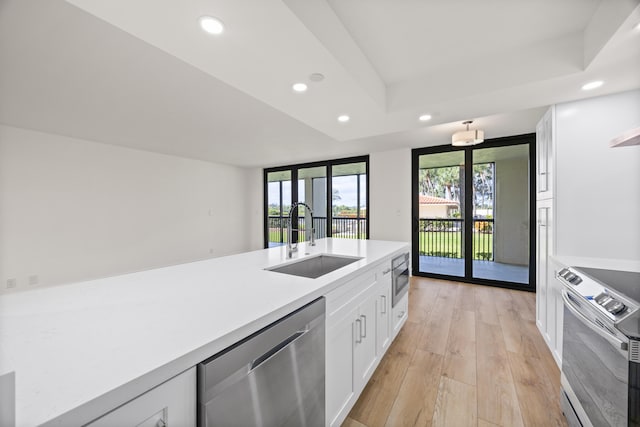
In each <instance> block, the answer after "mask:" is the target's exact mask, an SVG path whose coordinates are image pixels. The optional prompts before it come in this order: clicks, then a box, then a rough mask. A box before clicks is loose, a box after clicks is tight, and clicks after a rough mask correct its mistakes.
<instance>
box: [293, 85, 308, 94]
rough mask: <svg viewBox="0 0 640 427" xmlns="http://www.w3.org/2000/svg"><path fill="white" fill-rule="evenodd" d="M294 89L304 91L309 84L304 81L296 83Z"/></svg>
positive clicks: (299, 91)
mask: <svg viewBox="0 0 640 427" xmlns="http://www.w3.org/2000/svg"><path fill="white" fill-rule="evenodd" d="M293 91H294V92H298V93H302V92H306V91H307V85H306V84H304V83H296V84H294V85H293Z"/></svg>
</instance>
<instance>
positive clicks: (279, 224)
mask: <svg viewBox="0 0 640 427" xmlns="http://www.w3.org/2000/svg"><path fill="white" fill-rule="evenodd" d="M288 222H289V217H287V216H269V217H268V224H269V242H270V243H286V241H287V223H288ZM305 222H306V221H305V217H303V216H300V217H298V226H297V227H296V228H298V230H299V232H298V241H300V242H304V241H305V239H306V238H307V232H306V226H305ZM313 226H314V228H315V230H316V239H321V238H323V237H327V217H322V216H320V217H313ZM366 232H367V219H366V218H341V217H334V218H333V219H332V220H331V235H332V237H337V238H343V239H365V238H366V237H367V236H366Z"/></svg>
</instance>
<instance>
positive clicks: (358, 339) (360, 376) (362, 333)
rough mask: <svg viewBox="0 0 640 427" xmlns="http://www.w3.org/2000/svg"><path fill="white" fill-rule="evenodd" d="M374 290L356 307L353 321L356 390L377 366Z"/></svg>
mask: <svg viewBox="0 0 640 427" xmlns="http://www.w3.org/2000/svg"><path fill="white" fill-rule="evenodd" d="M377 299H378V293H377V292H375V290H374V291H373V292H371V293H369V295H368V296H367V297H366V298H365V300H364V301H363V302H362V303H361V304H360V306H359V307H358V317H357V318H356V319H355V321H354V323H353V327H354V331H353V335H354V338H355V339H354V340H353V342H354V349H353V376H354V378H355V388H356V391H358V390H362V389H363V388H364V386H365V385H366V384H367V381H369V378H371V375H372V374H373V371H374V370H375V368H376V366H377V363H376V362H377V361H378V358H377V357H378V354H377V352H376V335H377V333H376V311H377V310H376V308H377V305H376V301H377Z"/></svg>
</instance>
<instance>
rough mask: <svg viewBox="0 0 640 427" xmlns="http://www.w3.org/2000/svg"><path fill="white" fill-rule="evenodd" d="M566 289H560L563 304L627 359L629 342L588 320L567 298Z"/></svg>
mask: <svg viewBox="0 0 640 427" xmlns="http://www.w3.org/2000/svg"><path fill="white" fill-rule="evenodd" d="M567 294H568V291H567V290H565V289H563V290H562V299H563V301H564V306H565V307H567V308H568V309H569V311H571V313H573V314H574V315H575V316H576V317H577V318H578V320H580V321H581V322H582V323H583V324H584V325H585V326H586V327H588V328H589V329H591V330H592V331H593V332H595V333H596V334H598V335H600V337H602V338H604V339H605V340H607V341H608V342H609V344H611V346H612V347H614V348H615V349H616V350H618V352H619V353H620V354H622V355H623V356H624V357H625V358H626V359H627V360H629V344H628V343H626V342H624V341H622V340H620V339H618V338H616V337H615V336H613V335H611V334H610V333H608V332H606V331H604V330H603V329H602V328H600V327H598V326H597V325H595V324H594V323H593V322H592V321H591V320H589V318H587V317H586V316H585V315H584V314H582V313H580V312H579V311H578V310H577V309H576V308H575V307H574V306H573V304H572V303H571V300H570V299H569V298H568V296H567Z"/></svg>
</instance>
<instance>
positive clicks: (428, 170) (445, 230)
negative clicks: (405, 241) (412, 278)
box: [414, 151, 465, 277]
mask: <svg viewBox="0 0 640 427" xmlns="http://www.w3.org/2000/svg"><path fill="white" fill-rule="evenodd" d="M464 172H465V168H464V152H463V151H451V152H445V153H433V154H422V155H418V177H417V179H418V183H417V184H418V224H417V225H418V232H417V239H418V248H417V252H418V254H419V255H420V256H419V257H418V260H419V263H418V264H414V265H417V266H418V269H419V270H418V271H420V272H423V273H431V274H440V275H446V276H455V277H464V256H465V251H464V236H465V229H464V197H463V195H464Z"/></svg>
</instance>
